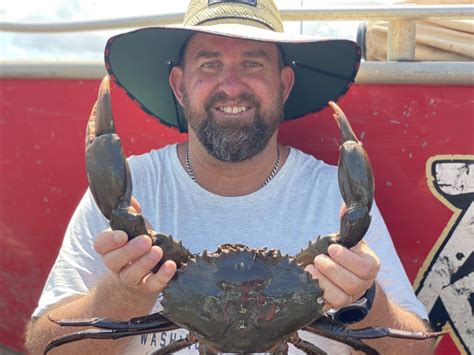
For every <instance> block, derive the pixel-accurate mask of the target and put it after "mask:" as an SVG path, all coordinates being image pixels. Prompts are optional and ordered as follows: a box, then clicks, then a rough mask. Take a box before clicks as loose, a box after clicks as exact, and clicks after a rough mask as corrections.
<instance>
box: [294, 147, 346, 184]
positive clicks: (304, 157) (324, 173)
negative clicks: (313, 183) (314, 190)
mask: <svg viewBox="0 0 474 355" xmlns="http://www.w3.org/2000/svg"><path fill="white" fill-rule="evenodd" d="M290 157H291V159H289V160H290V165H291V169H292V170H293V171H294V172H295V174H297V175H300V176H302V177H305V178H309V179H318V180H320V179H322V180H329V181H334V179H336V180H337V166H335V165H331V164H328V163H326V162H324V161H322V160H320V159H317V158H316V157H314V156H313V155H311V154H308V153H305V152H303V151H301V150H299V149H297V148H291V153H290Z"/></svg>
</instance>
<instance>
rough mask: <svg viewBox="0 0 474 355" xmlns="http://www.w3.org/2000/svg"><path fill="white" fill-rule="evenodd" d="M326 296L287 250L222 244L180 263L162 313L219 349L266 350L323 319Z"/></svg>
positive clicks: (163, 303)
mask: <svg viewBox="0 0 474 355" xmlns="http://www.w3.org/2000/svg"><path fill="white" fill-rule="evenodd" d="M322 295H323V290H322V289H321V288H320V287H319V286H318V284H317V282H315V280H313V279H312V278H311V275H310V274H309V273H307V272H306V271H304V270H303V268H302V267H301V266H299V265H298V264H297V263H296V261H294V260H293V259H292V258H290V257H288V255H285V256H282V255H281V254H280V252H279V251H277V250H272V249H266V248H265V249H251V248H248V247H246V246H243V245H239V246H230V245H224V246H221V247H220V248H219V249H218V250H217V251H216V252H215V253H204V254H203V255H202V256H195V257H194V258H192V259H190V260H189V261H188V262H187V263H186V264H185V265H182V267H181V269H180V270H178V272H177V275H176V277H175V278H174V279H173V280H172V281H171V282H170V283H169V284H168V287H167V288H166V289H165V290H164V291H163V300H162V305H163V311H162V314H163V315H164V316H166V317H167V318H168V319H169V320H171V321H172V322H173V323H175V324H177V325H179V326H181V327H185V328H187V329H189V330H190V331H192V332H193V334H194V335H195V336H196V337H197V338H198V339H199V340H200V341H201V342H202V343H205V344H207V345H210V346H211V347H213V348H215V349H216V350H218V351H225V352H246V353H248V352H263V351H267V350H269V349H271V348H272V347H274V346H275V345H277V344H278V343H279V342H281V341H284V340H285V339H287V338H288V337H289V336H290V335H291V334H292V333H293V332H294V330H295V329H301V328H302V327H304V326H305V325H307V324H310V323H312V322H313V321H314V320H316V319H318V318H320V317H321V316H322V315H323V310H322V307H323V304H324V301H323V298H322ZM236 344H239V348H238V349H237V348H235V349H234V348H233V347H235V345H236Z"/></svg>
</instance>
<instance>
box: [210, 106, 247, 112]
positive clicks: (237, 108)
mask: <svg viewBox="0 0 474 355" xmlns="http://www.w3.org/2000/svg"><path fill="white" fill-rule="evenodd" d="M216 109H217V110H218V111H221V112H225V113H242V112H246V111H248V110H249V109H250V107H249V106H218V107H216Z"/></svg>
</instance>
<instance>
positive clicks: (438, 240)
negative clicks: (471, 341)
mask: <svg viewBox="0 0 474 355" xmlns="http://www.w3.org/2000/svg"><path fill="white" fill-rule="evenodd" d="M98 86H99V81H97V80H1V81H0V135H1V136H0V142H1V143H0V149H1V150H0V171H1V173H0V199H1V204H0V206H1V207H0V228H1V232H2V236H1V238H0V270H2V272H1V275H0V287H1V289H2V296H1V298H0V318H2V319H4V321H3V322H2V325H0V344H3V345H6V346H8V347H11V348H14V349H17V350H21V349H22V348H23V341H24V337H23V333H24V332H23V329H24V327H25V325H26V322H27V321H28V319H29V316H30V314H31V312H32V311H33V309H34V307H35V305H36V302H37V300H38V297H39V295H40V292H41V289H42V287H43V284H44V282H45V279H46V277H47V275H48V271H49V269H50V267H51V265H52V264H53V262H54V260H55V257H56V255H57V251H58V249H59V246H60V243H61V240H62V237H63V233H64V230H65V228H66V225H67V222H68V220H69V218H70V216H71V214H72V212H73V210H74V207H75V205H76V204H77V202H78V201H79V199H80V198H81V196H82V194H83V192H84V191H85V189H86V178H85V171H84V144H83V142H84V132H85V124H86V121H87V118H88V116H89V113H90V110H91V107H92V104H93V102H94V100H95V98H96V93H97V88H98ZM112 99H113V105H114V112H115V119H116V122H117V129H118V131H119V134H120V135H121V137H122V142H123V144H124V147H125V150H126V153H127V154H128V155H130V154H141V153H144V152H146V151H148V150H150V149H153V148H159V147H162V146H164V145H166V144H169V143H174V142H176V141H181V140H184V139H185V137H186V136H185V135H183V134H179V133H178V132H177V131H175V130H173V129H170V128H167V127H164V126H162V125H160V124H158V123H157V121H156V120H154V119H153V118H150V117H149V116H147V115H146V114H144V113H142V112H141V111H140V110H139V109H138V108H137V107H136V106H135V105H134V104H133V103H132V102H131V101H130V100H129V99H128V98H127V97H126V96H125V94H124V93H123V92H122V91H121V90H119V89H115V90H113V92H112ZM473 102H474V90H473V88H472V87H462V86H458V87H454V86H446V87H443V86H399V85H391V86H390V85H386V86H382V85H363V86H362V85H355V86H354V87H353V88H352V89H351V91H350V93H349V94H348V95H347V96H346V97H344V98H343V99H342V100H341V101H340V105H341V107H342V108H343V109H344V111H345V112H346V114H347V115H348V117H349V119H350V121H351V124H352V125H353V127H354V130H355V131H356V132H358V134H359V137H360V138H361V139H362V140H363V142H364V145H365V147H366V148H367V150H368V151H369V154H370V157H371V161H372V165H373V167H374V171H375V179H376V199H377V202H378V205H379V207H380V209H381V210H382V213H383V214H384V216H385V220H386V222H387V225H388V227H389V229H390V232H391V234H392V237H393V240H394V243H395V245H396V247H397V250H398V252H399V255H400V257H401V259H402V262H403V264H404V266H405V268H406V270H407V273H408V275H409V277H410V279H411V280H412V281H413V282H415V279H416V283H417V284H416V287H421V286H423V285H422V284H423V280H424V279H426V278H427V277H428V276H429V273H430V271H431V270H432V269H433V268H436V267H435V266H433V265H435V264H436V257H437V256H438V255H440V253H441V251H440V248H443V247H444V246H445V245H447V243H446V242H443V241H445V240H446V238H447V237H449V235H454V234H456V233H457V234H459V231H458V232H456V233H454V232H452V233H451V234H450V233H449V230H451V229H453V228H454V227H456V226H457V224H456V223H455V221H456V220H457V219H456V218H457V216H459V214H460V213H461V212H459V210H455V209H453V208H449V207H448V206H447V204H446V203H445V202H443V201H442V200H441V199H440V198H439V196H436V192H435V190H434V188H433V185H432V184H431V185H430V184H429V183H428V182H427V179H431V180H432V179H433V177H432V176H430V171H431V170H430V169H431V168H428V165H430V164H432V161H433V159H435V158H433V157H435V156H439V155H452V154H456V155H463V157H464V159H466V160H467V161H468V162H471V163H472V162H473V161H474V138H473V132H474V127H473V126H474V124H473V121H474V112H473V110H474V105H473ZM338 136H339V135H338V132H337V128H336V125H335V124H334V121H333V120H332V118H331V113H330V110H325V111H323V112H321V113H320V114H316V115H309V116H308V117H306V118H303V119H300V120H297V121H293V122H288V123H285V124H284V125H283V126H282V128H281V136H280V141H281V142H282V143H285V144H289V145H292V146H295V147H298V148H300V149H302V150H304V151H306V152H308V153H312V154H314V155H316V156H318V157H319V158H321V159H323V160H325V161H327V162H329V163H336V159H337V156H338V151H337V139H338ZM455 158H456V157H455ZM430 159H431V160H430ZM430 166H431V165H430ZM470 166H472V165H470ZM472 170H474V168H473V169H472ZM468 178H469V175H468ZM470 178H471V179H472V175H470ZM464 198H471V199H472V197H469V195H466V196H465V197H464ZM466 211H467V210H466ZM469 211H470V212H469ZM469 211H467V212H462V213H464V214H463V216H465V215H466V213H468V216H469V213H470V214H472V213H473V212H472V209H470V210H469ZM453 216H454V217H453ZM453 218H454V219H455V221H454V222H453ZM472 218H473V219H474V216H473V217H472ZM458 224H459V223H458ZM459 225H461V224H459ZM445 228H446V230H445ZM470 228H471V229H468V228H466V229H465V230H462V231H461V234H462V235H465V236H466V237H470V238H474V235H473V234H474V232H473V231H472V224H471V227H470ZM178 237H179V236H178ZM471 240H472V239H471ZM468 247H469V246H468V245H467V244H466V245H464V246H463V245H462V243H461V248H468ZM433 248H434V249H433ZM459 252H460V253H464V254H465V255H466V256H468V255H469V253H470V252H471V250H469V249H466V250H460V251H459ZM454 255H457V254H456V253H455V254H454ZM427 258H428V259H427ZM458 264H459V265H458V267H461V266H462V263H461V262H459V261H458ZM470 271H471V272H470V275H471V277H472V269H471V270H470ZM417 276H418V277H417ZM448 286H449V285H448ZM468 291H469V290H468ZM471 293H472V289H471ZM427 294H433V292H427ZM463 297H464V298H465V294H464V296H463ZM470 297H471V303H470V305H471V307H472V295H471V296H470ZM464 298H463V300H464ZM451 299H453V300H455V299H454V298H451ZM424 301H426V302H427V303H428V304H431V303H433V302H432V301H433V300H424ZM464 303H465V302H464ZM445 308H446V307H445ZM447 308H449V307H447ZM439 309H441V310H442V307H441V308H439ZM436 310H438V308H437V309H436ZM471 311H472V309H471ZM446 312H448V311H446ZM433 316H436V317H437V319H438V318H439V319H446V320H447V321H448V323H449V322H451V323H452V325H453V326H452V327H451V328H452V329H453V333H452V334H453V336H444V337H443V339H442V340H441V342H440V344H439V346H438V348H437V353H438V354H454V353H458V352H466V351H468V350H466V346H467V345H466V344H467V343H466V341H467V340H466V339H463V338H462V334H460V333H459V331H458V330H456V324H459V321H462V320H456V319H451V318H452V317H458V315H457V314H452V315H451V313H446V314H444V315H433ZM469 316H470V315H469V314H468V315H466V317H469ZM456 322H457V323H456ZM456 332H457V334H456ZM463 349H464V350H463ZM472 350H473V349H472V348H471V350H470V351H471V352H472Z"/></svg>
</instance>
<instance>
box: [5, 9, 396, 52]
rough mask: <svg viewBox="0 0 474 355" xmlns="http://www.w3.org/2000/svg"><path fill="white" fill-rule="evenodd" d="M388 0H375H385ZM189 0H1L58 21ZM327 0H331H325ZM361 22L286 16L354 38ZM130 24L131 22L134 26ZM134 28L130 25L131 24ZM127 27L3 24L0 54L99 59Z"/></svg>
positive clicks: (10, 18)
mask: <svg viewBox="0 0 474 355" xmlns="http://www.w3.org/2000/svg"><path fill="white" fill-rule="evenodd" d="M387 1H389V0H373V1H372V3H384V2H385V3H386V2H387ZM275 2H276V3H277V6H279V8H281V9H284V8H295V7H300V6H304V7H311V8H314V7H318V6H320V4H321V1H320V0H275ZM187 3H188V1H187V0H174V1H167V0H154V1H151V0H133V1H123V0H120V1H119V0H115V1H114V0H47V1H38V0H2V1H0V22H9V23H12V22H13V23H57V22H72V21H74V22H77V21H91V20H100V19H117V18H127V17H135V16H148V15H152V14H162V13H177V12H184V11H185V10H186V7H187ZM341 4H350V5H352V6H353V5H356V4H362V5H366V4H368V2H367V1H364V2H363V3H362V2H361V1H359V0H333V1H331V5H334V6H338V5H341ZM324 6H327V3H325V4H324ZM357 26H358V22H353V21H350V22H327V23H310V24H309V23H305V24H303V25H302V24H301V23H298V22H286V23H285V30H287V31H288V32H300V33H301V32H302V33H305V34H313V35H314V34H318V35H319V36H321V37H337V38H347V39H352V40H355V38H356V33H357ZM131 29H132V28H131ZM131 29H130V30H131ZM125 31H127V29H119V30H112V31H88V32H80V33H76V32H73V33H57V34H44V33H37V34H32V33H12V32H3V31H1V30H0V60H13V61H30V60H48V61H51V60H53V61H71V60H87V61H100V60H101V59H102V57H103V49H104V46H105V43H106V41H107V39H108V38H109V37H111V36H112V35H114V34H117V33H121V32H125Z"/></svg>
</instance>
